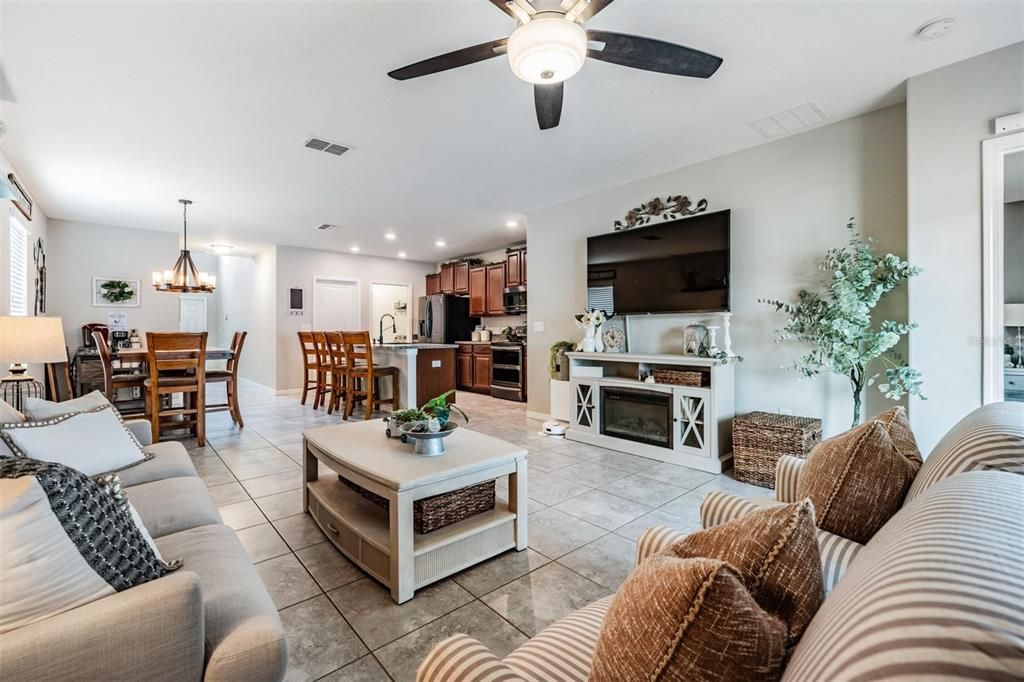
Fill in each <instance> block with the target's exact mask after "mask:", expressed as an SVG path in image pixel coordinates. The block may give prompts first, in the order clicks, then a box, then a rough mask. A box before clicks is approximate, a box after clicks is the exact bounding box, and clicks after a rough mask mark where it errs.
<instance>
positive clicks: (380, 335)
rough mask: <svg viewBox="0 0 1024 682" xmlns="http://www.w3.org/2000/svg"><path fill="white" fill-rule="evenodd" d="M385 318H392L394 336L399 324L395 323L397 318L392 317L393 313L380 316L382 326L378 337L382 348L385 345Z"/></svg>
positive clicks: (380, 325)
mask: <svg viewBox="0 0 1024 682" xmlns="http://www.w3.org/2000/svg"><path fill="white" fill-rule="evenodd" d="M385 317H390V318H391V333H392V334H394V333H396V332H397V331H398V324H397V323H396V322H395V316H394V315H392V314H391V313H384V314H383V315H381V316H380V320H379V323H380V324H379V330H378V331H379V332H380V334H379V335H378V336H377V343H379V344H380V345H382V346H383V345H384V318H385Z"/></svg>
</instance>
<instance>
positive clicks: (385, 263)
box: [275, 246, 437, 391]
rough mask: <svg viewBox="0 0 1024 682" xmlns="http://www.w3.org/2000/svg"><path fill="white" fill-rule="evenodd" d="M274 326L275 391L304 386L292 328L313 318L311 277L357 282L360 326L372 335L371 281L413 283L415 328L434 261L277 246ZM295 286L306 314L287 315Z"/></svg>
mask: <svg viewBox="0 0 1024 682" xmlns="http://www.w3.org/2000/svg"><path fill="white" fill-rule="evenodd" d="M276 261H277V264H276V280H275V281H276V282H277V290H276V294H277V304H276V315H275V317H276V327H277V358H276V366H277V367H276V373H277V380H276V384H275V385H276V388H277V389H278V390H279V391H285V390H291V389H296V388H299V387H300V386H301V385H302V358H301V356H300V355H299V346H298V341H297V339H296V333H297V332H299V331H301V330H302V329H303V328H306V329H309V328H310V327H309V325H311V324H312V323H313V309H312V305H311V302H312V300H313V298H312V289H313V278H314V277H338V278H341V279H355V280H358V281H359V284H360V292H359V295H360V300H361V313H362V318H363V319H362V325H363V328H364V329H372V330H373V332H372V333H373V334H376V326H375V324H376V320H370V310H371V307H372V306H371V305H370V282H390V283H403V284H404V283H409V284H412V300H413V310H411V311H410V317H411V320H412V330H413V333H414V334H415V333H416V330H417V320H416V312H417V311H416V300H417V299H418V298H419V297H420V296H424V295H426V281H425V279H424V278H425V277H426V276H427V275H428V274H430V273H431V272H434V271H435V270H436V268H437V266H436V265H435V264H434V263H422V262H418V261H406V260H398V259H395V258H377V257H375V256H355V255H351V254H347V253H338V252H336V251H316V250H312V249H299V248H294V247H290V246H279V247H277V258H276ZM292 287H299V288H301V289H303V290H304V291H305V294H304V296H303V300H304V301H307V302H310V304H309V305H307V307H306V314H305V315H302V316H296V315H290V314H289V312H288V297H287V295H286V294H287V292H288V289H290V288H292Z"/></svg>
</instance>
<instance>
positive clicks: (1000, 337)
mask: <svg viewBox="0 0 1024 682" xmlns="http://www.w3.org/2000/svg"><path fill="white" fill-rule="evenodd" d="M982 193H983V199H984V200H983V213H984V215H983V226H984V239H983V242H984V243H983V249H984V255H983V257H984V282H983V289H984V306H983V308H984V335H983V338H984V339H985V343H984V347H983V348H984V349H983V354H982V355H983V358H982V367H983V372H984V376H983V377H982V392H983V402H985V403H991V402H998V401H1001V400H1011V401H1021V402H1024V133H1015V134H1013V135H1004V136H1002V137H997V138H994V139H991V140H985V141H984V142H983V143H982Z"/></svg>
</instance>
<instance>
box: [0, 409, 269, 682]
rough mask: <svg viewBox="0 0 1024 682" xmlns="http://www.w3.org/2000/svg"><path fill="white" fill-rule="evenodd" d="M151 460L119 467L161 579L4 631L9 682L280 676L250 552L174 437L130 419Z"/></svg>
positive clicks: (0, 665)
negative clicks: (154, 436) (166, 568)
mask: <svg viewBox="0 0 1024 682" xmlns="http://www.w3.org/2000/svg"><path fill="white" fill-rule="evenodd" d="M126 424H127V425H128V427H129V428H130V429H131V431H132V433H133V434H135V436H136V438H137V439H138V440H139V442H140V443H142V444H143V445H145V448H144V451H145V452H146V453H147V454H149V455H152V457H151V458H150V459H147V460H146V461H144V462H142V463H140V464H137V465H135V466H132V467H130V468H127V469H124V470H122V471H121V472H119V475H120V477H121V480H122V483H123V485H124V486H125V490H126V491H127V493H128V499H129V500H130V501H131V503H132V505H133V506H134V507H135V508H136V510H137V511H138V513H139V515H140V516H141V517H142V520H143V522H144V523H145V525H146V530H148V531H149V533H150V535H151V536H152V537H153V538H154V539H155V541H156V544H157V547H158V548H159V549H160V553H161V554H162V555H163V556H164V558H166V559H178V558H180V559H182V560H183V561H184V565H183V566H182V568H181V569H179V570H177V571H176V572H174V573H171V574H169V575H167V576H165V577H163V578H160V579H158V580H153V581H151V582H148V583H145V584H142V585H139V586H137V587H134V588H131V589H129V590H125V591H123V592H118V593H116V594H112V595H110V596H108V597H105V598H102V599H99V600H97V601H94V602H91V603H89V604H86V605H84V606H80V607H78V608H75V609H72V610H70V611H66V612H64V613H61V614H58V615H56V616H52V617H50V618H47V619H45V620H42V621H38V622H35V623H32V624H31V625H27V626H25V627H22V628H20V629H17V630H13V631H11V632H7V633H5V634H3V635H0V678H2V679H6V680H65V681H69V680H83V681H84V680H147V681H148V682H155V681H157V680H167V681H168V682H170V681H174V682H183V681H186V680H206V681H207V682H243V681H245V682H262V681H267V682H270V681H275V680H281V679H282V678H283V677H284V674H285V669H286V666H287V650H286V647H285V639H284V632H283V629H282V627H281V620H280V618H279V617H278V614H277V609H276V608H275V607H274V603H273V601H271V599H270V595H269V594H268V593H267V590H266V588H265V587H264V586H263V582H262V581H261V579H260V577H259V575H258V574H257V573H256V569H255V568H254V567H253V565H252V562H251V561H250V560H249V556H248V555H247V554H246V552H245V549H244V548H243V547H242V544H241V542H239V540H238V537H237V536H236V535H235V533H234V531H233V530H231V528H228V527H227V526H225V525H224V524H223V523H222V521H221V518H220V514H219V513H218V512H217V507H216V506H215V505H214V503H213V500H212V499H211V498H210V495H209V493H208V492H207V490H206V485H205V484H204V483H203V481H202V480H201V479H200V478H199V477H198V475H197V474H196V469H195V467H194V466H193V465H192V460H191V458H190V457H189V454H188V451H187V450H186V449H185V448H184V447H183V446H182V445H181V443H177V442H173V441H172V442H165V443H156V444H152V442H151V434H150V425H149V422H147V421H143V420H135V421H128V422H126Z"/></svg>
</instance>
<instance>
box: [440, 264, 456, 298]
mask: <svg viewBox="0 0 1024 682" xmlns="http://www.w3.org/2000/svg"><path fill="white" fill-rule="evenodd" d="M441 293H442V294H454V293H455V264H454V263H445V264H444V265H442V266H441Z"/></svg>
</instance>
